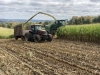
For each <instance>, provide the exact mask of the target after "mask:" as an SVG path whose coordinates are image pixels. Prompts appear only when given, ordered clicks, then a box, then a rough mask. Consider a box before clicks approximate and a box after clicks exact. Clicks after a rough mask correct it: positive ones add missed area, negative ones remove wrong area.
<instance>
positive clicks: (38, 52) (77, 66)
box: [13, 45, 92, 73]
mask: <svg viewBox="0 0 100 75" xmlns="http://www.w3.org/2000/svg"><path fill="white" fill-rule="evenodd" d="M13 46H14V45H13ZM15 46H16V45H15ZM21 47H22V46H21ZM22 48H24V49H27V50H28V49H30V50H31V51H33V50H32V48H30V47H28V46H27V47H26V46H25V47H22ZM35 53H37V54H38V55H41V56H42V57H43V56H45V57H49V58H50V59H52V60H56V62H58V63H59V62H60V63H62V64H68V65H70V66H73V67H76V68H79V69H81V70H85V71H88V72H90V73H92V72H91V71H90V70H88V69H85V68H82V67H81V66H79V65H76V64H72V63H70V62H67V61H64V60H62V59H59V58H58V57H53V56H51V55H49V54H44V53H43V52H40V51H37V50H35ZM38 55H37V56H36V57H38ZM45 57H44V58H45ZM39 58H40V57H39ZM45 61H46V60H45Z"/></svg>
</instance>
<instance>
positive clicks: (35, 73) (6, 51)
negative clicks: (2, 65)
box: [0, 48, 45, 75]
mask: <svg viewBox="0 0 100 75" xmlns="http://www.w3.org/2000/svg"><path fill="white" fill-rule="evenodd" d="M0 49H1V50H2V51H4V52H5V53H6V54H8V55H10V56H12V57H14V58H15V59H16V60H18V61H19V62H21V64H23V65H24V66H25V67H27V68H29V69H30V70H32V72H33V74H34V75H45V74H43V73H42V72H40V71H39V70H37V69H35V68H34V67H32V66H31V65H29V64H27V63H26V62H25V61H23V58H21V57H18V56H17V55H18V54H17V55H14V54H16V53H15V52H14V51H12V50H9V49H8V50H7V49H6V48H0ZM3 71H4V70H3ZM4 73H5V74H6V75H9V74H7V73H6V72H5V71H4Z"/></svg>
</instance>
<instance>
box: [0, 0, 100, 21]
mask: <svg viewBox="0 0 100 75" xmlns="http://www.w3.org/2000/svg"><path fill="white" fill-rule="evenodd" d="M37 12H46V13H49V14H51V15H53V16H55V17H56V18H57V19H69V18H71V17H72V16H84V15H92V16H97V15H100V0H0V18H4V19H9V18H10V19H29V18H30V17H31V16H32V15H34V14H36V13H37ZM34 19H41V20H44V19H52V18H50V17H48V16H46V15H38V16H36V17H35V18H34Z"/></svg>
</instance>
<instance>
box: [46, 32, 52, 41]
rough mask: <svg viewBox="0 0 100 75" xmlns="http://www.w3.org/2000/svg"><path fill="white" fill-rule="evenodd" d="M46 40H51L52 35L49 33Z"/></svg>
mask: <svg viewBox="0 0 100 75" xmlns="http://www.w3.org/2000/svg"><path fill="white" fill-rule="evenodd" d="M47 41H49V42H51V41H52V35H51V34H48V39H47Z"/></svg>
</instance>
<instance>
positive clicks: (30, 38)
mask: <svg viewBox="0 0 100 75" xmlns="http://www.w3.org/2000/svg"><path fill="white" fill-rule="evenodd" d="M32 37H33V36H32V34H31V33H26V34H25V37H24V39H25V41H31V42H32V40H33V38H32Z"/></svg>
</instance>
